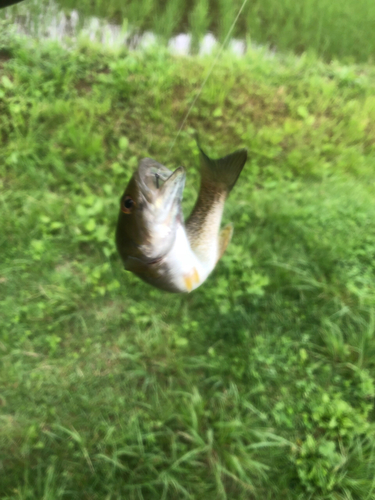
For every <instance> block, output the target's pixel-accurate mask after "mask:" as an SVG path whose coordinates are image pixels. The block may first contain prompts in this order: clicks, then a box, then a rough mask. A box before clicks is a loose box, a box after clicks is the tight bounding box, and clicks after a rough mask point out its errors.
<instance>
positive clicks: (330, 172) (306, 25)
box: [0, 0, 375, 500]
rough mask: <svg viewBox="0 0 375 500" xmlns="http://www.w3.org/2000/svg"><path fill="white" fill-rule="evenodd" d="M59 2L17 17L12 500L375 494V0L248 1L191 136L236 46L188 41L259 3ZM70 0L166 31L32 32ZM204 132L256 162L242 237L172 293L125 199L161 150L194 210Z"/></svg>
mask: <svg viewBox="0 0 375 500" xmlns="http://www.w3.org/2000/svg"><path fill="white" fill-rule="evenodd" d="M56 5H57V4H52V3H50V2H42V1H32V0H26V1H25V2H23V3H21V4H19V5H17V6H14V7H12V8H9V9H4V10H3V11H2V13H1V15H2V17H3V19H2V21H1V24H0V210H1V212H0V214H1V215H0V356H1V358H0V361H1V362H0V497H1V500H3V499H4V500H40V499H43V500H56V499H74V500H82V499H90V500H92V499H98V500H102V499H108V500H114V499H118V500H120V499H121V500H124V499H126V500H128V499H129V500H141V499H145V500H146V499H147V500H161V499H162V500H180V499H189V500H195V499H207V500H208V499H209V500H211V499H215V500H216V499H218V500H224V499H228V500H255V499H256V500H260V499H261V500H280V499H281V498H285V499H288V500H289V499H290V500H306V499H314V500H320V499H322V500H372V499H373V498H375V479H374V478H375V406H374V403H375V174H374V171H375V97H374V96H375V68H374V65H373V55H374V36H375V35H374V33H375V30H374V29H373V23H374V6H373V3H370V2H367V1H364V0H363V1H356V2H354V1H349V0H345V1H341V2H338V1H331V2H328V1H323V0H319V1H315V2H312V1H308V0H305V1H300V2H292V1H288V0H283V1H279V2H276V1H271V0H264V1H263V2H258V1H256V2H254V1H251V0H249V1H248V3H247V4H246V8H245V10H244V12H243V14H242V15H241V17H240V18H239V22H238V25H236V27H235V30H234V32H233V36H234V37H237V38H243V39H246V41H247V51H246V53H245V54H244V55H243V56H241V57H239V56H238V55H235V54H233V52H231V51H230V50H228V51H226V50H225V51H224V52H223V54H222V55H221V56H220V58H219V59H218V60H217V63H216V65H215V67H214V69H213V72H212V74H211V75H210V77H209V79H208V80H207V83H206V85H205V86H204V88H203V90H202V94H201V95H200V98H199V99H198V101H197V103H196V105H195V106H194V108H193V109H192V112H191V114H190V116H189V118H188V120H187V122H186V126H185V127H184V129H183V130H182V132H181V134H180V136H179V137H178V140H177V142H176V144H175V146H174V147H173V149H172V150H171V151H170V148H171V146H172V144H173V142H174V140H175V138H176V132H177V130H178V128H179V126H180V124H181V122H182V120H183V118H184V116H185V115H186V112H187V109H188V108H189V106H190V105H191V103H192V102H193V100H194V98H195V97H196V95H197V92H198V91H199V89H200V87H201V84H202V82H203V80H204V78H205V77H206V76H207V71H208V68H210V67H211V66H212V63H213V61H214V57H215V55H216V52H215V51H214V52H213V54H209V55H197V54H193V55H189V56H184V57H177V56H173V55H172V54H171V53H170V51H169V50H168V49H167V47H166V42H167V40H168V39H169V38H170V36H171V35H172V34H175V33H179V32H180V31H181V30H182V31H185V32H189V31H190V32H191V33H192V35H193V47H194V50H195V51H197V49H198V46H199V41H200V40H201V39H202V36H203V35H204V34H205V33H206V32H207V31H208V30H213V32H214V33H215V34H216V35H217V36H218V38H219V40H223V39H224V37H225V34H226V33H227V32H228V30H229V27H230V26H231V24H232V22H233V19H234V17H235V15H236V12H237V11H238V9H239V7H240V2H237V1H229V0H228V1H224V0H222V1H220V2H215V3H214V2H212V3H211V2H208V1H206V0H198V1H196V2H194V3H192V4H191V3H188V2H186V3H183V2H182V1H181V0H180V1H177V0H176V1H170V2H154V1H152V0H139V1H138V2H126V1H123V2H120V1H116V2H115V1H113V0H108V1H106V2H99V1H94V0H93V1H92V2H85V1H81V2H79V5H78V4H77V3H69V2H61V3H60V4H58V5H57V7H56ZM60 7H61V8H63V9H64V11H65V15H66V18H68V17H71V18H72V17H73V16H72V14H71V13H70V14H69V12H70V8H74V9H79V12H80V16H79V20H78V24H79V25H80V26H82V25H83V24H84V23H85V22H86V20H87V19H88V17H89V16H100V17H103V18H105V19H106V20H107V21H111V22H115V23H119V24H120V25H121V28H122V29H123V31H124V32H125V33H126V32H131V33H137V32H142V30H151V31H153V32H155V33H156V34H158V35H159V40H158V41H157V43H156V44H155V45H152V46H150V47H148V48H144V49H142V50H141V49H139V50H132V48H131V47H129V46H127V45H126V44H124V45H121V46H119V45H117V46H111V45H110V44H107V45H106V44H104V43H99V42H98V41H95V40H91V39H90V34H89V33H87V32H86V33H82V36H75V37H73V36H72V34H71V37H70V38H69V36H67V37H65V38H63V39H61V40H49V39H48V37H47V36H44V32H43V30H42V31H41V32H40V36H38V37H32V36H30V35H25V34H19V33H17V30H18V28H19V27H20V26H23V25H26V24H27V23H29V24H30V26H31V25H34V26H35V27H37V26H40V25H43V23H44V22H46V23H47V25H48V23H51V25H52V24H53V23H54V22H55V21H53V19H55V18H54V15H55V14H56V12H57V13H58V12H59V9H60ZM51 13H52V14H51ZM41 16H42V17H41ZM48 16H49V17H48ZM189 27H190V28H189ZM43 29H44V28H43ZM78 29H79V26H78ZM21 32H22V30H21ZM251 42H254V43H251ZM255 42H256V43H255ZM262 44H264V45H262ZM195 130H198V131H199V132H200V133H201V140H202V143H203V145H204V147H205V148H206V150H207V152H208V153H209V154H210V155H211V156H214V157H215V156H221V155H224V154H227V153H228V152H231V151H233V150H234V149H236V148H239V147H241V146H244V147H247V148H248V151H249V161H248V163H247V165H246V166H245V169H244V171H243V173H242V174H241V177H240V179H239V181H238V183H237V185H236V187H235V189H234V190H233V192H232V193H231V196H230V197H229V199H228V201H227V203H226V208H225V213H224V223H225V222H229V221H232V222H233V224H234V237H233V241H232V242H231V244H230V245H229V247H228V250H227V252H226V254H225V255H224V257H223V259H222V260H221V261H220V263H219V265H218V266H217V268H216V269H215V271H214V273H213V274H212V276H211V277H210V278H209V279H208V280H207V282H206V283H205V284H204V285H203V286H202V287H200V288H198V289H197V290H196V291H194V292H193V293H191V294H189V295H170V294H166V293H163V292H161V291H159V290H156V289H155V290H154V289H152V288H151V287H149V286H148V285H146V284H144V283H142V282H141V281H139V280H138V279H137V278H135V277H134V276H133V275H131V274H129V273H125V272H124V271H123V269H122V267H121V264H120V261H119V258H118V256H117V254H116V250H115V246H114V228H115V224H116V218H117V212H118V201H119V198H120V195H121V194H122V191H123V189H124V187H125V186H126V184H127V182H128V180H129V178H130V176H131V175H132V172H133V171H134V169H135V168H136V167H137V165H138V162H139V160H140V159H141V158H143V157H145V156H150V157H153V158H155V159H156V160H157V161H160V162H161V163H164V164H166V165H167V166H168V167H170V168H172V169H173V168H176V167H177V166H178V165H185V166H186V168H187V184H186V189H185V192H184V206H183V208H184V212H185V214H188V213H189V210H190V209H191V207H192V205H193V203H194V200H195V197H196V194H197V189H198V182H199V165H198V152H197V148H196V145H195V141H194V131H195ZM169 152H170V154H168V153H169Z"/></svg>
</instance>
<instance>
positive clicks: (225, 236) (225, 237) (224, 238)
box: [217, 224, 233, 261]
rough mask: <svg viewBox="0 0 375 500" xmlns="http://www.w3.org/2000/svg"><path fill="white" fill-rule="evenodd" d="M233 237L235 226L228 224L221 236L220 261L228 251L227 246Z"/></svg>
mask: <svg viewBox="0 0 375 500" xmlns="http://www.w3.org/2000/svg"><path fill="white" fill-rule="evenodd" d="M232 235H233V225H232V224H227V225H226V226H225V227H224V228H223V229H222V230H221V231H220V234H219V257H218V259H217V260H218V261H219V260H220V259H221V257H222V256H223V254H224V252H225V250H226V249H227V246H228V244H229V242H230V240H231V239H232Z"/></svg>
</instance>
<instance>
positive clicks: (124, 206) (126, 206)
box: [121, 196, 135, 214]
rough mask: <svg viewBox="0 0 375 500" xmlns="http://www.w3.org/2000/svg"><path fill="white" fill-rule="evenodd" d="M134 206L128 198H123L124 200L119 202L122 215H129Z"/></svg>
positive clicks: (132, 201) (131, 199)
mask: <svg viewBox="0 0 375 500" xmlns="http://www.w3.org/2000/svg"><path fill="white" fill-rule="evenodd" d="M134 205H135V202H134V200H133V198H131V197H130V196H125V198H124V199H123V200H122V201H121V210H122V211H123V212H124V214H130V213H131V212H132V209H133V207H134Z"/></svg>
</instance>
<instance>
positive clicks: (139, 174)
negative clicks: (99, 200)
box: [116, 149, 247, 293]
mask: <svg viewBox="0 0 375 500" xmlns="http://www.w3.org/2000/svg"><path fill="white" fill-rule="evenodd" d="M200 153H201V165H202V166H201V186H200V190H199V194H198V198H197V201H196V204H195V207H194V209H193V211H192V213H191V215H190V216H189V218H188V220H187V222H186V224H185V223H184V220H183V215H182V210H181V202H182V194H183V188H184V184H185V177H186V174H185V169H184V168H183V167H179V168H178V169H176V170H175V171H174V172H171V171H170V170H169V169H168V168H166V167H165V166H164V165H161V164H160V163H158V162H156V161H155V160H152V159H151V158H145V159H143V160H141V162H140V165H139V167H138V169H137V171H136V172H135V173H134V175H133V177H132V178H131V180H130V181H129V184H128V186H127V188H126V189H125V192H124V194H123V196H122V197H121V201H120V213H119V217H118V222H117V228H116V245H117V249H118V252H119V254H120V256H121V259H122V261H123V263H124V266H125V269H127V270H129V271H131V272H133V273H134V274H136V275H137V276H139V277H140V278H141V279H143V280H144V281H146V282H147V283H149V284H151V285H153V286H155V287H157V288H160V289H162V290H166V291H169V292H176V293H181V292H190V291H192V290H194V289H195V288H197V287H198V286H200V285H201V284H202V283H203V282H204V281H205V280H206V279H207V277H208V276H209V274H210V273H211V272H212V270H213V269H214V267H215V266H216V264H217V262H218V260H219V259H220V257H221V256H222V254H223V253H224V251H225V249H226V247H227V245H228V243H229V241H230V239H231V237H232V232H233V228H232V226H231V225H228V226H226V227H225V228H224V229H222V230H221V231H220V224H221V219H222V214H223V209H224V203H225V200H226V198H227V196H228V194H229V192H230V191H231V189H232V188H233V186H234V184H235V183H236V181H237V179H238V176H239V175H240V173H241V171H242V168H243V166H244V165H245V162H246V160H247V151H246V150H245V149H241V150H239V151H236V152H235V153H232V154H231V155H228V156H226V157H224V158H221V159H218V160H212V159H210V158H209V157H208V156H207V155H206V154H205V153H204V152H203V150H202V149H200Z"/></svg>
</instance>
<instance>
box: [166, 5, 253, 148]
mask: <svg viewBox="0 0 375 500" xmlns="http://www.w3.org/2000/svg"><path fill="white" fill-rule="evenodd" d="M246 4H247V0H244V1H243V3H242V5H241V7H240V10H239V11H238V13H237V15H236V17H235V19H234V21H233V23H232V25H231V27H230V28H229V31H228V33H227V35H226V37H225V39H224V42H223V43H222V45H221V47H220V48H219V50H218V52H217V54H216V56H215V59H214V60H213V63H212V64H211V67H210V69H209V71H208V73H207V76H206V78H205V79H204V80H203V83H202V85H201V87H200V89H199V91H198V93H197V95H196V96H195V97H194V99H193V102H192V103H191V105H190V108H189V109H188V111H187V113H186V115H185V117H184V119H183V120H182V123H181V126H180V128H179V129H178V131H177V134H176V137H175V138H174V141H173V142H172V146H171V147H170V148H169V151H168V153H167V157H168V156H169V154H170V152H171V151H172V149H173V147H174V145H175V144H176V141H177V139H178V136H179V135H180V133H181V130H182V129H183V128H184V125H185V123H186V120H187V119H188V117H189V115H190V113H191V110H192V109H193V107H194V105H195V103H196V102H197V100H198V98H199V96H200V95H201V93H202V90H203V88H204V86H205V85H206V83H207V80H208V79H209V77H210V76H211V73H212V71H213V69H214V67H215V64H216V62H217V60H218V59H219V57H220V55H221V53H222V52H223V50H224V46H225V44H226V43H227V41H228V39H229V37H230V35H231V33H232V31H233V28H234V27H235V26H236V23H237V21H238V18H239V17H240V15H241V12H242V11H243V9H244V7H245V5H246Z"/></svg>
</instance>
